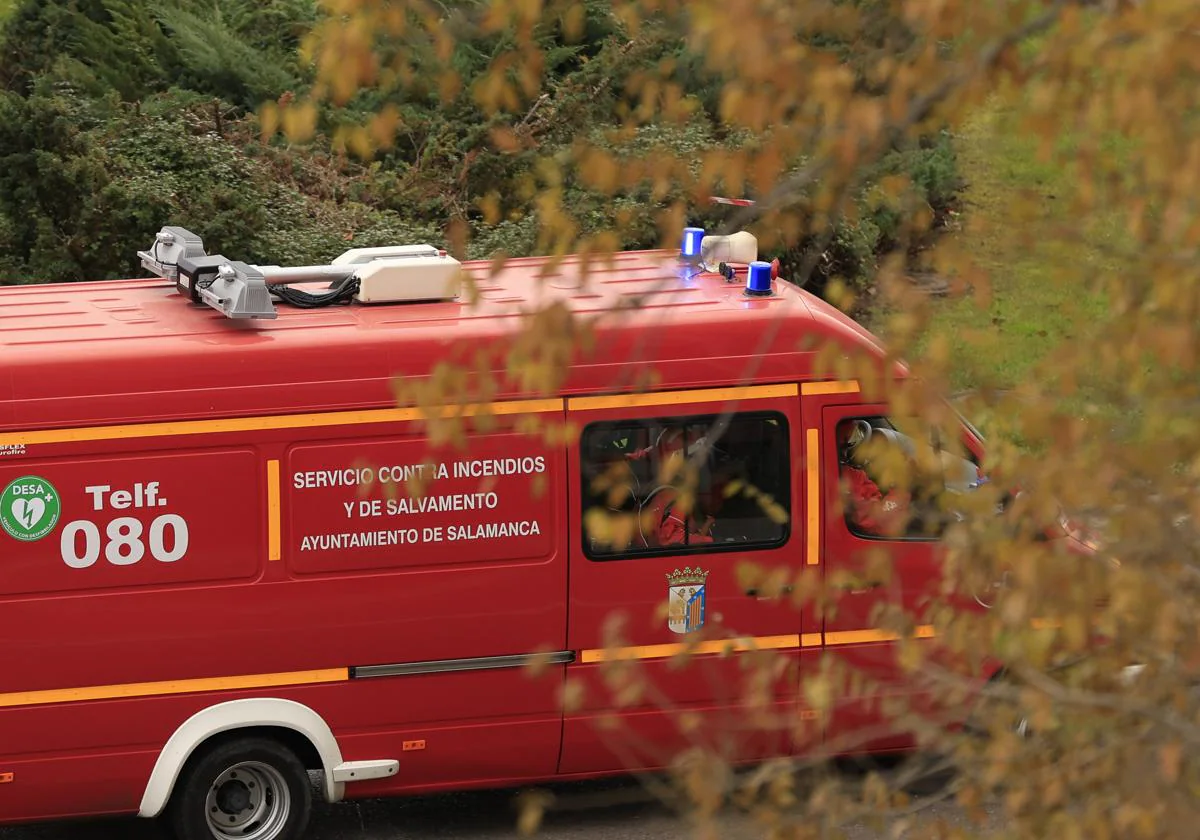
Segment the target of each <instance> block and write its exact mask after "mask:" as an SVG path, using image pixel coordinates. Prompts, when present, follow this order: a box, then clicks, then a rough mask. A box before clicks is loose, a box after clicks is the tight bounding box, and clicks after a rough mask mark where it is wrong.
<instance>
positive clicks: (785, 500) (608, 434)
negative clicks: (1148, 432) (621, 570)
mask: <svg viewBox="0 0 1200 840" xmlns="http://www.w3.org/2000/svg"><path fill="white" fill-rule="evenodd" d="M580 445H581V453H580V461H581V464H582V479H583V494H582V499H583V537H584V540H583V541H584V552H585V554H586V555H587V556H588V557H589V558H592V559H595V560H614V559H622V558H629V557H640V556H657V555H661V554H685V553H694V552H705V551H719V550H722V549H727V550H750V549H765V548H775V547H777V546H779V545H781V544H783V543H784V542H785V541H786V540H787V538H788V533H789V520H790V513H791V511H790V499H789V487H790V486H791V478H790V472H791V458H790V453H789V451H788V426H787V419H786V418H785V417H784V416H783V415H782V414H778V413H755V414H735V415H732V416H722V415H706V416H695V417H672V418H656V419H653V420H636V421H634V420H628V421H620V422H604V423H593V424H592V425H590V426H588V427H587V428H586V429H584V431H583V435H582V436H581V444H580ZM689 508H690V511H689Z"/></svg>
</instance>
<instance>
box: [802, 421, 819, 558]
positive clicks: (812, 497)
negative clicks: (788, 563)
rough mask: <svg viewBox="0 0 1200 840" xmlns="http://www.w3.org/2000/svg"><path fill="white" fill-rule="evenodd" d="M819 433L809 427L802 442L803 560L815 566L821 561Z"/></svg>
mask: <svg viewBox="0 0 1200 840" xmlns="http://www.w3.org/2000/svg"><path fill="white" fill-rule="evenodd" d="M820 443H821V433H820V431H819V430H817V429H809V430H808V437H807V440H806V441H805V444H804V474H805V478H806V479H807V483H808V484H807V487H808V489H807V493H808V520H807V521H808V534H807V538H808V546H807V551H806V552H805V562H806V563H807V564H808V565H810V566H815V565H817V564H818V563H820V562H821V458H820V455H821V450H820Z"/></svg>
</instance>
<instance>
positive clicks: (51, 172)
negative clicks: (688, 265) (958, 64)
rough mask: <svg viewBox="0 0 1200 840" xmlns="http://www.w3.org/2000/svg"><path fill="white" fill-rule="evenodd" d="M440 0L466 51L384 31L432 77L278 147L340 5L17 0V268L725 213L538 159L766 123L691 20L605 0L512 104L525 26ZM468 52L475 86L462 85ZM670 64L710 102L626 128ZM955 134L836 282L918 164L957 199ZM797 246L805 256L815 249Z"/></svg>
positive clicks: (310, 256)
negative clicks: (547, 221)
mask: <svg viewBox="0 0 1200 840" xmlns="http://www.w3.org/2000/svg"><path fill="white" fill-rule="evenodd" d="M438 8H439V14H442V15H444V18H443V22H442V26H443V27H444V29H445V31H446V32H448V33H450V34H451V35H452V36H453V44H452V49H451V50H450V52H449V54H448V56H447V55H446V54H443V53H442V52H440V51H439V50H440V49H441V47H440V45H439V43H438V42H437V39H436V38H435V37H434V36H433V35H431V34H429V33H428V32H425V31H424V30H419V29H411V28H410V29H409V30H408V31H407V33H406V34H405V35H403V36H396V35H391V34H389V33H387V32H377V33H375V35H374V37H376V38H377V40H378V46H377V52H378V55H379V59H380V62H381V64H382V65H387V64H388V63H389V62H390V63H395V62H399V64H397V65H396V66H405V67H408V68H409V69H410V71H411V72H409V73H407V74H406V73H405V72H402V71H398V72H397V73H396V74H395V75H394V76H393V77H392V79H391V81H388V80H387V79H386V77H381V81H380V83H379V84H376V85H373V86H371V87H369V88H367V89H364V90H362V91H360V92H358V93H356V94H355V95H353V96H350V97H348V98H346V99H345V101H342V102H340V104H334V103H330V104H328V105H327V106H326V107H324V108H322V110H321V111H320V112H319V113H318V114H316V122H315V128H316V133H315V134H314V135H313V136H312V138H311V140H310V141H309V142H307V143H306V145H305V147H304V148H303V149H301V148H297V147H295V146H294V145H292V144H288V143H284V142H281V141H271V142H269V143H263V142H262V141H261V139H260V138H259V136H258V135H259V133H260V132H259V123H258V122H257V121H256V118H255V117H254V116H253V114H252V112H254V111H256V110H257V109H258V108H259V106H260V105H262V104H263V103H273V102H275V101H277V100H279V101H286V100H287V99H288V98H290V97H291V96H292V95H293V94H294V95H302V94H303V93H304V92H305V91H307V90H310V89H311V86H312V85H313V84H314V83H318V84H319V83H321V81H320V80H317V79H314V77H313V74H312V73H311V71H310V69H309V67H308V65H307V64H306V60H305V59H303V58H302V57H301V48H302V45H303V41H304V37H305V35H306V33H308V32H310V31H311V30H312V29H313V27H314V26H316V25H318V24H320V23H321V22H322V21H323V20H325V18H323V17H322V12H321V11H320V10H319V8H318V4H317V3H316V0H168V1H167V2H155V3H152V2H149V0H77V2H75V3H72V4H58V3H52V4H47V3H42V2H37V1H36V0H24V1H23V2H19V3H17V4H15V7H14V9H13V13H12V15H11V17H10V18H9V19H8V21H7V22H6V23H5V24H4V26H3V30H2V38H3V50H0V85H2V86H3V88H4V89H5V90H6V91H7V93H5V94H4V95H3V100H2V102H3V104H2V105H0V109H2V113H3V115H4V117H5V123H4V125H3V126H2V127H0V161H4V162H5V163H6V164H7V165H6V168H5V171H4V172H3V173H0V185H2V186H3V187H5V189H6V193H5V195H4V196H3V197H0V245H2V246H3V248H4V254H5V256H4V258H3V262H0V270H3V272H4V275H5V277H7V278H9V279H10V280H15V279H16V278H18V277H24V278H27V279H35V280H80V279H85V278H87V279H98V278H105V277H117V276H124V275H127V274H129V273H130V272H134V271H136V270H137V266H136V264H135V262H134V259H133V252H134V250H135V249H136V248H139V247H144V243H145V242H147V241H149V239H150V238H151V237H152V236H153V233H154V231H156V230H157V229H158V228H159V227H160V226H161V225H163V224H167V223H173V224H183V225H185V226H189V227H191V228H192V229H193V230H196V231H197V232H199V233H201V235H202V236H204V238H205V241H206V243H208V244H209V245H210V247H213V248H219V249H222V250H224V251H225V252H226V253H228V254H236V255H237V256H238V257H239V258H242V259H249V260H261V261H266V262H272V263H283V262H290V261H301V262H310V261H314V260H319V259H327V258H329V257H332V256H334V255H336V254H337V253H339V252H340V250H341V249H344V248H345V247H351V246H353V245H364V244H379V243H382V242H386V241H388V240H389V237H390V238H392V239H391V241H397V239H398V240H400V241H408V240H423V241H431V242H439V243H449V246H450V247H451V248H452V249H453V250H454V251H455V252H456V253H459V254H460V255H462V256H467V257H473V258H474V257H490V256H494V255H497V254H507V255H512V256H520V255H525V254H529V253H534V252H545V251H550V250H554V249H555V248H556V247H558V246H557V245H556V243H555V241H554V240H553V239H552V238H550V237H548V236H547V235H546V233H545V231H544V230H541V228H543V227H544V225H541V224H540V223H539V219H543V218H544V216H545V214H546V213H547V212H554V210H553V207H554V206H566V207H570V208H571V211H572V214H573V216H574V218H575V225H576V229H577V232H578V233H579V234H580V235H582V236H585V237H586V236H590V235H593V234H596V233H599V232H601V231H615V233H616V237H617V238H616V240H615V243H614V244H615V245H616V246H617V247H625V248H645V247H655V246H657V245H659V244H660V243H661V242H662V239H663V232H662V230H661V229H660V222H659V220H658V218H657V214H658V212H659V210H660V209H661V208H662V207H663V206H664V205H667V204H670V203H672V202H684V203H690V204H691V206H692V208H693V209H692V216H693V220H694V221H696V222H697V223H701V224H705V225H707V226H709V227H710V228H715V227H716V226H718V225H719V224H720V222H721V220H722V218H723V215H724V214H723V211H722V210H720V209H719V208H712V207H709V206H707V205H706V204H704V203H700V204H696V203H695V201H694V197H691V196H688V195H685V194H684V193H682V192H681V191H679V190H678V189H672V188H668V189H664V188H663V176H662V173H658V172H655V171H647V172H646V173H645V175H644V176H643V177H641V178H640V179H639V181H638V183H637V184H635V185H632V186H630V185H626V186H624V187H622V189H621V190H619V191H616V192H614V190H613V189H612V188H611V186H610V185H609V184H608V183H606V180H605V177H604V176H603V170H602V168H598V167H600V164H599V163H598V164H596V165H595V166H591V167H582V168H581V171H580V172H578V173H575V174H573V175H572V176H570V177H569V178H568V179H567V180H565V181H563V182H561V183H557V182H555V183H552V182H549V181H547V180H546V179H545V173H544V172H542V171H541V170H539V169H538V168H537V167H535V165H534V162H535V160H537V159H538V158H539V157H544V156H546V155H550V156H558V157H564V158H565V157H569V156H571V155H572V154H573V149H574V148H575V147H576V146H577V142H578V140H579V138H581V137H586V138H587V139H588V142H589V143H590V144H591V145H592V146H593V147H594V148H597V149H601V150H604V152H605V153H607V154H609V155H611V161H613V162H615V163H616V165H618V166H621V165H624V164H622V163H621V161H629V162H634V161H637V160H638V159H642V158H645V157H646V155H647V154H658V155H661V156H664V157H666V158H670V159H674V160H679V161H684V162H685V163H684V164H683V165H685V166H690V167H692V169H693V170H695V169H696V167H698V166H699V165H700V161H701V160H702V158H703V156H704V154H705V153H706V152H710V151H712V150H714V149H726V150H733V149H737V148H738V147H739V145H740V144H743V143H745V142H747V139H748V135H747V134H746V133H745V132H744V131H734V130H732V129H731V126H730V125H729V124H728V122H727V121H726V120H724V119H722V118H721V116H720V114H721V107H722V104H721V90H722V87H721V85H722V79H721V78H720V74H714V73H713V72H712V71H711V70H709V69H707V68H705V66H704V62H703V60H702V57H701V56H700V55H698V54H697V53H696V52H695V51H694V50H692V49H690V48H689V46H688V44H687V42H686V40H685V38H684V37H683V33H682V32H681V31H679V29H678V27H677V25H676V24H673V23H670V22H668V21H667V20H666V19H665V18H661V19H660V18H654V17H651V18H647V19H646V20H644V21H642V22H641V23H640V25H639V26H638V27H637V29H636V30H631V29H630V28H629V27H628V26H627V24H626V22H624V21H623V20H621V19H618V17H617V16H616V15H615V14H614V13H613V9H612V6H611V4H609V3H605V2H600V0H586V1H585V2H584V3H583V4H582V11H583V14H582V18H581V20H580V21H579V28H578V34H579V37H578V38H577V39H572V38H570V37H569V36H568V33H567V32H566V30H565V24H564V22H563V21H562V20H561V19H560V20H557V21H554V22H551V23H544V24H539V25H538V26H537V27H535V29H534V31H533V32H532V35H531V37H532V38H533V39H534V41H535V43H536V44H537V46H538V48H539V49H540V50H541V51H542V52H543V55H544V64H543V67H542V68H541V77H540V87H539V88H535V89H532V90H531V91H530V92H529V95H528V96H526V97H525V98H524V99H523V100H522V101H520V102H518V103H514V104H513V105H512V107H508V108H505V109H501V111H500V112H498V113H491V112H490V110H489V108H487V107H485V102H486V101H487V99H488V97H489V96H490V95H491V94H489V89H488V88H487V84H488V81H487V80H488V79H489V74H490V73H491V71H492V70H494V69H495V66H496V62H497V61H498V60H500V59H501V57H502V56H504V55H505V54H506V53H508V52H509V51H511V49H512V47H513V44H514V43H515V41H514V39H515V38H517V37H518V34H517V32H516V30H514V29H512V28H508V29H501V30H497V31H491V30H488V28H487V27H486V26H485V25H484V23H483V20H484V16H485V15H486V14H487V10H488V8H489V6H488V4H486V3H483V2H480V0H457V1H456V2H449V3H445V4H442V5H440V6H439V7H438ZM880 14H882V12H880ZM878 20H879V21H881V22H880V23H879V26H878V27H876V28H874V29H872V30H870V31H868V32H865V33H863V34H862V35H861V36H856V35H853V34H852V33H847V34H846V37H845V38H843V39H841V40H839V41H838V42H837V43H836V44H835V45H833V47H834V48H836V50H837V51H839V52H840V53H841V54H844V55H845V56H847V57H855V56H857V60H858V61H860V63H861V62H864V61H866V60H867V58H868V57H869V56H870V55H873V54H875V52H876V51H878V50H879V49H881V48H882V46H883V45H884V44H885V42H886V40H887V38H890V37H895V36H894V33H892V32H891V30H890V29H888V26H887V25H885V22H883V21H885V18H882V17H881V18H879V19H878ZM862 66H863V67H865V66H866V65H865V64H863V65H862ZM445 68H449V69H450V70H451V71H452V72H453V73H454V74H455V76H454V78H455V79H456V84H455V85H452V86H450V87H446V86H445V85H444V84H443V82H444V79H443V77H442V76H441V75H440V70H442V69H445ZM656 68H659V69H661V68H670V72H671V73H672V74H673V76H674V78H676V79H678V80H679V83H680V84H681V86H682V87H683V89H685V90H687V91H688V97H689V100H690V101H691V102H692V103H694V106H695V109H694V113H693V114H692V116H691V117H690V118H688V119H686V120H659V121H656V122H651V123H649V124H646V125H643V126H640V127H638V128H636V129H633V130H626V129H625V128H624V126H625V125H626V123H628V122H629V120H630V118H631V117H632V116H633V114H634V113H635V112H636V111H637V109H638V108H639V107H640V105H639V103H640V94H639V85H640V84H641V79H642V77H643V76H644V75H645V73H646V71H648V70H654V69H656ZM517 72H518V71H517V70H516V69H511V70H509V71H508V77H510V78H515V75H514V74H516V73H517ZM389 111H390V112H391V113H393V114H394V121H393V122H390V123H380V124H379V125H378V126H377V128H378V131H377V132H376V133H377V134H378V135H379V136H378V137H377V138H376V139H378V140H385V141H387V142H383V143H376V144H375V150H374V151H373V152H371V153H370V154H368V155H367V159H366V161H365V162H364V163H363V164H361V165H359V164H352V163H351V162H349V160H348V159H347V158H346V154H347V152H355V151H361V150H362V148H363V147H364V146H365V143H364V137H365V134H366V133H367V132H366V131H364V130H362V129H358V130H356V129H355V128H354V127H355V126H360V125H362V124H363V123H364V121H365V120H367V119H368V118H369V117H370V116H371V115H375V114H379V113H383V112H389ZM264 116H266V117H267V125H266V126H265V127H266V128H267V129H268V133H270V132H271V129H273V125H271V124H270V122H271V121H270V114H269V113H268V114H265V115H264ZM947 150H948V146H947V145H946V144H944V143H942V141H941V140H940V139H938V138H935V139H934V142H933V143H932V144H931V145H929V146H928V147H927V148H924V147H923V148H913V149H908V150H904V151H897V152H895V153H893V154H892V155H890V156H889V157H888V158H887V160H885V161H884V162H883V164H882V165H881V166H880V167H878V170H877V171H875V172H872V173H870V174H869V176H868V177H867V179H866V180H865V181H864V183H863V184H862V185H861V191H862V194H863V201H862V204H863V212H862V213H860V214H859V216H858V218H856V219H854V220H839V221H837V222H836V224H835V225H834V227H833V228H831V234H832V236H831V237H830V238H829V241H828V242H825V243H824V251H825V254H824V256H823V257H822V259H820V260H819V261H818V263H819V264H818V269H819V270H818V273H817V278H816V281H815V284H814V288H817V289H818V290H820V288H821V287H822V284H823V282H824V280H825V279H827V277H829V276H844V277H848V278H851V279H852V280H854V281H856V282H862V278H864V277H866V276H867V275H868V273H869V272H870V270H871V269H872V268H873V266H874V265H875V262H876V260H877V258H878V256H879V255H880V254H881V253H885V252H887V251H889V250H891V249H893V248H896V247H898V245H897V243H896V241H895V227H896V221H895V219H896V216H895V212H894V211H887V210H880V209H877V208H869V207H867V201H866V196H867V195H868V194H869V192H870V190H871V187H872V183H874V182H875V181H876V180H878V178H880V177H883V176H884V175H887V174H893V173H897V172H904V173H908V174H909V175H910V176H911V178H912V179H913V181H914V182H915V183H916V185H917V187H918V189H919V190H920V192H921V194H922V195H923V196H924V197H925V198H926V200H927V201H928V202H929V204H930V206H931V207H933V208H934V209H935V211H936V212H938V213H943V212H944V211H945V209H946V208H948V207H949V206H951V205H952V202H953V195H954V192H955V190H956V189H957V183H956V175H955V170H954V161H953V156H952V155H951V154H950V153H949V152H948V151H947ZM889 213H891V215H889ZM368 240H369V242H368ZM813 244H814V243H813V242H809V243H807V245H806V246H805V247H812V246H813ZM781 256H782V258H783V261H784V264H785V266H791V265H799V263H800V261H801V259H802V256H803V248H800V249H792V251H789V252H785V253H782V254H781Z"/></svg>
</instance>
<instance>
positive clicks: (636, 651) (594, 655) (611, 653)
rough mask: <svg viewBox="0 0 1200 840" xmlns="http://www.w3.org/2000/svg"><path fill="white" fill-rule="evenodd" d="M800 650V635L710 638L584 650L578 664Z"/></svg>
mask: <svg viewBox="0 0 1200 840" xmlns="http://www.w3.org/2000/svg"><path fill="white" fill-rule="evenodd" d="M795 647H800V636H798V635H795V634H793V635H789V636H753V637H748V638H740V639H713V640H710V641H707V642H696V643H694V644H687V643H683V642H679V643H675V644H665V645H633V646H630V647H618V648H610V649H608V650H604V649H600V650H585V651H581V652H580V654H579V661H580V662H605V661H612V660H617V659H620V660H626V659H666V658H667V657H671V656H675V655H676V654H679V653H684V652H688V653H692V654H706V653H726V652H729V653H734V652H738V651H747V650H782V649H784V648H795Z"/></svg>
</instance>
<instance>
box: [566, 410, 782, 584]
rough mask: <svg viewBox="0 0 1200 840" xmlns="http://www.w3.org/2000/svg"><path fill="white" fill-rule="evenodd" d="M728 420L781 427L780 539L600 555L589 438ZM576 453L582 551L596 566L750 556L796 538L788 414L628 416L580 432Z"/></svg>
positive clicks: (587, 427) (754, 412) (777, 411)
mask: <svg viewBox="0 0 1200 840" xmlns="http://www.w3.org/2000/svg"><path fill="white" fill-rule="evenodd" d="M726 416H727V417H728V418H729V422H730V424H732V423H734V422H745V421H747V420H760V421H761V420H775V421H776V422H777V423H778V424H779V428H780V430H781V433H782V438H783V445H784V448H785V453H784V455H785V463H786V464H787V468H786V469H787V473H786V475H785V480H784V481H783V488H782V491H783V492H782V496H781V497H779V496H777V497H775V499H774V501H775V502H776V503H777V504H779V505H781V506H782V507H783V508H784V510H785V511H787V520H786V521H785V522H784V523H783V525H782V528H783V532H782V534H781V535H780V537H779V538H778V539H776V540H773V541H771V542H744V543H695V544H690V545H678V546H666V547H662V548H628V549H625V550H623V551H620V552H614V553H612V554H596V553H595V552H594V551H593V549H592V547H591V545H590V544H589V542H590V541H589V540H588V531H587V523H586V514H587V507H585V502H586V501H587V500H588V499H590V498H591V496H592V495H593V494H592V492H591V490H590V488H589V487H588V484H589V482H588V478H587V475H586V471H585V469H584V467H585V465H586V463H587V461H586V460H585V455H584V453H585V450H586V449H587V447H586V442H587V441H588V439H589V435H593V434H596V433H598V432H599V433H604V432H613V431H617V430H620V429H629V428H637V427H639V426H641V427H647V426H659V427H663V426H669V425H673V424H678V425H683V426H685V427H686V426H688V425H692V424H696V425H701V424H705V423H708V424H711V423H715V422H717V421H718V420H720V419H721V418H722V417H726ZM576 452H577V453H578V455H579V484H578V487H579V489H580V498H579V502H580V505H579V507H578V508H577V509H576V510H575V515H576V516H578V517H579V542H580V548H581V549H582V551H583V556H584V557H585V558H586V559H588V560H589V561H591V562H593V563H613V562H621V561H624V560H647V559H654V558H670V557H687V556H691V555H710V554H729V553H735V552H739V553H747V552H758V551H774V550H776V549H779V548H782V547H784V546H786V545H787V544H788V542H789V541H790V540H791V538H792V522H793V521H794V520H795V514H794V511H793V510H792V505H793V496H794V493H793V492H792V483H793V482H794V481H795V470H794V468H793V465H792V425H791V423H790V421H789V419H788V416H787V414H785V413H784V412H783V411H780V410H777V409H759V410H756V411H738V412H734V413H732V414H730V413H728V412H708V413H705V414H677V415H654V416H651V417H626V418H621V419H609V420H594V421H592V422H591V423H588V424H587V425H586V426H584V427H583V428H582V429H581V430H580V432H579V438H578V444H577V445H576ZM764 515H765V514H764Z"/></svg>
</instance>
